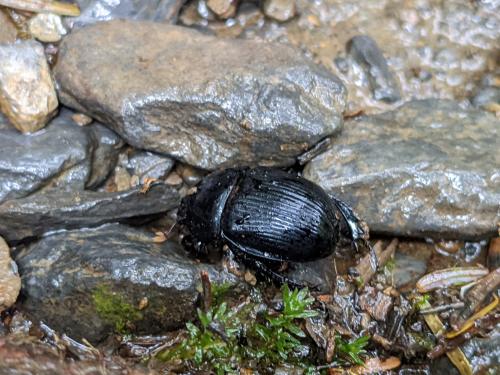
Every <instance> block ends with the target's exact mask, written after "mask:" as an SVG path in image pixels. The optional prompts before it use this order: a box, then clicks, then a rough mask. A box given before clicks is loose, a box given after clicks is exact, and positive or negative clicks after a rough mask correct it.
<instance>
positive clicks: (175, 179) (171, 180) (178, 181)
mask: <svg viewBox="0 0 500 375" xmlns="http://www.w3.org/2000/svg"><path fill="white" fill-rule="evenodd" d="M165 183H166V184H167V185H170V186H180V185H182V177H181V176H179V175H178V174H177V173H176V172H172V173H170V174H169V175H168V177H167V178H166V180H165Z"/></svg>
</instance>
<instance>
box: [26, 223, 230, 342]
mask: <svg viewBox="0 0 500 375" xmlns="http://www.w3.org/2000/svg"><path fill="white" fill-rule="evenodd" d="M153 237H154V235H153V234H152V233H148V232H146V231H143V230H138V229H132V228H129V227H127V226H123V225H120V224H114V225H108V226H103V227H100V228H97V229H92V230H79V231H69V232H63V233H58V234H54V235H52V236H47V237H44V238H42V239H41V240H40V241H38V242H36V243H34V244H31V245H29V246H28V247H26V248H24V249H23V250H22V251H21V252H20V254H19V255H18V256H17V257H16V260H17V262H18V265H19V271H20V274H21V277H22V292H21V293H22V296H23V298H21V303H20V306H21V308H22V309H23V311H26V312H27V313H28V314H29V316H30V317H31V318H32V319H33V320H35V321H38V320H42V321H43V322H45V323H46V324H48V325H49V326H50V327H52V328H54V329H56V330H58V331H59V332H65V333H66V334H68V335H69V336H71V337H72V338H74V339H77V340H80V339H82V338H86V339H88V340H90V341H91V342H93V343H97V342H99V341H101V340H103V339H104V338H105V337H106V336H107V335H109V334H110V333H112V332H118V333H122V334H123V333H127V332H130V333H138V334H158V333H161V332H165V331H166V330H168V329H174V328H178V327H180V326H182V325H183V324H184V323H185V322H186V321H188V320H190V319H193V318H194V316H195V312H196V304H197V300H198V296H199V290H200V289H199V288H200V277H199V275H200V272H201V271H202V270H204V271H207V272H208V273H209V276H210V279H211V281H213V282H214V283H221V282H229V283H233V284H234V283H236V282H237V279H236V278H235V277H234V276H233V275H231V274H228V273H226V272H224V271H220V270H218V269H217V268H215V267H214V266H212V265H208V264H200V263H197V262H195V261H193V260H190V259H188V258H187V256H186V252H185V251H184V249H182V248H181V247H180V246H179V245H178V244H177V243H176V242H173V241H167V242H164V243H161V244H158V243H155V242H154V241H153Z"/></svg>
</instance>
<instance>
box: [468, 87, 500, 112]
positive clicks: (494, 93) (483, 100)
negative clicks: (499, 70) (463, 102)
mask: <svg viewBox="0 0 500 375" xmlns="http://www.w3.org/2000/svg"><path fill="white" fill-rule="evenodd" d="M471 103H472V105H473V106H474V107H478V108H483V109H488V106H489V105H491V104H497V105H500V87H495V86H486V87H482V88H481V89H480V90H479V91H478V92H477V94H476V95H474V97H473V98H472V100H471Z"/></svg>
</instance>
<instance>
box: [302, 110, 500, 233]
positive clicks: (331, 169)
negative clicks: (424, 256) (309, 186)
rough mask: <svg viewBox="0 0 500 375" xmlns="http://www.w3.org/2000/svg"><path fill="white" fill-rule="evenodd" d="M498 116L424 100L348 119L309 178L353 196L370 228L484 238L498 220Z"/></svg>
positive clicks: (313, 164) (348, 198)
mask: <svg viewBox="0 0 500 375" xmlns="http://www.w3.org/2000/svg"><path fill="white" fill-rule="evenodd" d="M499 129H500V121H499V120H498V119H496V118H495V116H493V115H492V114H490V113H488V112H485V111H480V110H476V109H471V110H464V109H462V108H460V107H459V106H458V104H456V103H455V102H451V101H440V100H422V101H414V102H409V103H407V104H405V105H403V106H401V107H399V108H398V109H397V110H395V111H392V112H386V113H383V114H380V115H374V116H363V117H360V118H357V119H353V120H350V121H349V122H347V123H346V126H345V130H344V132H343V133H342V134H341V135H340V136H339V137H338V138H337V139H335V140H334V142H333V146H332V147H331V148H330V149H329V151H327V152H325V153H324V154H321V155H319V156H318V157H316V158H315V159H313V160H312V161H311V162H310V163H309V164H308V165H307V166H306V167H305V170H304V175H305V177H306V178H308V179H310V180H311V181H314V182H316V183H318V184H320V185H321V186H323V187H324V188H325V189H326V190H327V191H329V192H331V193H334V194H335V195H337V196H338V197H339V198H341V199H343V200H345V201H346V202H347V203H349V204H351V205H352V206H353V207H354V209H355V210H356V211H357V213H358V214H359V216H360V217H361V218H363V219H364V220H366V221H367V223H368V225H369V227H370V229H371V231H372V232H376V233H381V234H390V235H399V236H413V237H437V238H454V239H462V238H463V239H468V238H471V239H473V238H480V237H482V238H484V237H487V236H490V235H494V234H495V232H496V230H497V227H496V225H497V223H498V221H499V219H500V218H499V202H500V175H499V171H500V154H499V153H498V136H499V134H498V132H499Z"/></svg>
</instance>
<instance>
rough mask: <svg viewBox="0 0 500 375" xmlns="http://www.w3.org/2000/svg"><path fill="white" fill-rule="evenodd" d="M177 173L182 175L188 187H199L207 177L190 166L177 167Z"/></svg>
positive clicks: (181, 165)
mask: <svg viewBox="0 0 500 375" xmlns="http://www.w3.org/2000/svg"><path fill="white" fill-rule="evenodd" d="M177 171H178V172H179V174H180V175H181V177H182V180H183V181H184V183H185V184H187V185H188V186H195V185H197V184H198V183H199V182H200V181H201V179H202V178H203V176H204V175H205V174H204V173H203V172H202V171H200V170H199V169H195V168H193V167H191V166H189V165H186V164H180V165H179V166H178V167H177Z"/></svg>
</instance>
